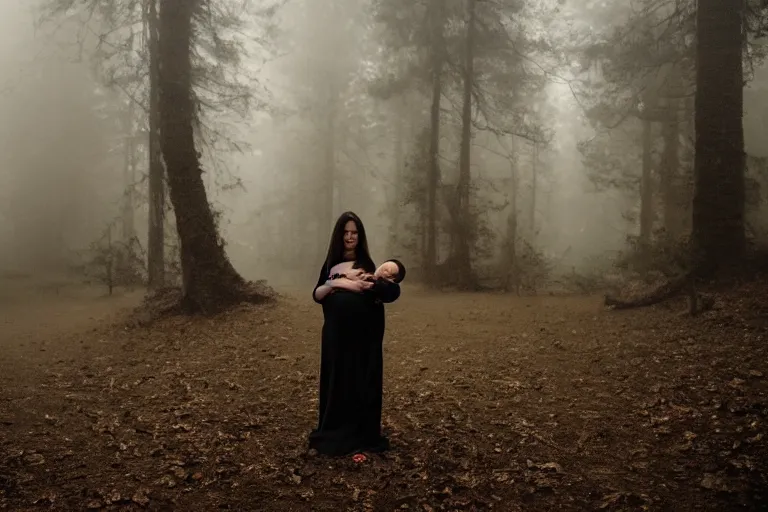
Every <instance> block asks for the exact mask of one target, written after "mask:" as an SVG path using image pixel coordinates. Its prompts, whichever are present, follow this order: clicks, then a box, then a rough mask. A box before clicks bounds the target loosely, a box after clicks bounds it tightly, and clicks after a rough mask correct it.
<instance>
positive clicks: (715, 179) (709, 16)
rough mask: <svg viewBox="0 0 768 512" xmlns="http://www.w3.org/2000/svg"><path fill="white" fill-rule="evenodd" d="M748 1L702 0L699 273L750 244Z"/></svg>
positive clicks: (696, 216) (696, 210) (696, 204)
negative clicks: (746, 185) (744, 53)
mask: <svg viewBox="0 0 768 512" xmlns="http://www.w3.org/2000/svg"><path fill="white" fill-rule="evenodd" d="M743 15H744V2H741V1H736V2H723V1H722V0H699V3H698V11H697V14H696V37H697V46H696V68H697V71H698V73H697V77H696V102H695V105H696V156H695V163H694V175H695V187H694V196H693V229H692V242H693V247H694V251H695V252H694V260H695V265H696V270H697V273H698V274H699V275H701V276H708V275H713V274H714V272H716V271H717V270H719V269H720V268H722V267H723V266H726V265H730V264H732V263H735V262H737V261H738V260H739V259H741V258H742V257H743V255H744V251H745V249H746V235H745V229H744V193H745V190H744V173H745V169H744V167H745V163H746V162H745V154H744V129H743V126H742V111H743V107H744V70H743V65H742V43H743V27H742V20H743Z"/></svg>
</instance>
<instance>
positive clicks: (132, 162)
mask: <svg viewBox="0 0 768 512" xmlns="http://www.w3.org/2000/svg"><path fill="white" fill-rule="evenodd" d="M133 122H134V102H133V101H130V102H129V103H128V111H127V112H126V115H125V132H126V135H125V147H124V148H123V151H124V152H125V160H124V162H123V214H122V221H123V222H122V231H123V232H122V238H123V242H125V243H128V242H130V240H132V239H133V238H134V237H135V236H136V226H135V223H134V213H135V212H134V204H133V196H134V194H133V187H134V182H135V181H136V131H135V130H134V126H133Z"/></svg>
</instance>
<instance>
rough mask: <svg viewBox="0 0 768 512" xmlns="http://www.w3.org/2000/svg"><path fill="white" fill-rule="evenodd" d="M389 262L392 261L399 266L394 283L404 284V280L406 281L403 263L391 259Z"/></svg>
mask: <svg viewBox="0 0 768 512" xmlns="http://www.w3.org/2000/svg"><path fill="white" fill-rule="evenodd" d="M387 261H391V262H392V263H394V264H395V265H397V276H396V277H395V279H394V281H395V282H396V283H400V282H402V281H403V279H405V265H403V263H402V262H401V261H400V260H396V259H390V260H387Z"/></svg>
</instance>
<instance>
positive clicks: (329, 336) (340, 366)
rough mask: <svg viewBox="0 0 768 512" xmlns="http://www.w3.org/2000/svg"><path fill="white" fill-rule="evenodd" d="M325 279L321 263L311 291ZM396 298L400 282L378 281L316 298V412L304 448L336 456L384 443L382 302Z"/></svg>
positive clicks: (374, 448) (386, 444)
mask: <svg viewBox="0 0 768 512" xmlns="http://www.w3.org/2000/svg"><path fill="white" fill-rule="evenodd" d="M327 278H328V269H327V268H326V267H325V266H323V268H322V269H321V271H320V277H319V278H318V280H317V286H315V290H317V288H318V287H319V286H321V285H322V284H323V283H325V281H326V279H327ZM314 296H315V294H314V291H313V292H312V297H313V298H314ZM399 296H400V286H398V285H397V284H395V283H390V282H388V281H384V280H379V281H377V282H376V283H375V285H374V286H373V288H372V289H371V290H369V291H366V292H363V293H355V292H349V291H345V290H338V289H337V290H334V292H333V293H331V294H329V295H327V296H326V297H325V298H324V299H323V300H322V301H320V304H322V306H323V317H324V323H323V332H322V348H321V357H320V404H319V409H320V410H319V418H318V424H317V428H316V429H315V430H314V431H312V433H311V434H310V435H309V447H310V449H311V448H314V449H316V450H317V451H318V452H319V453H322V454H325V455H331V456H339V455H348V454H351V453H357V452H362V451H369V452H376V451H383V450H386V449H387V448H388V447H389V441H388V440H387V438H386V437H384V436H382V435H381V405H382V384H383V357H382V342H383V340H384V303H388V302H393V301H395V300H397V298H398V297H399ZM315 302H318V301H317V300H315Z"/></svg>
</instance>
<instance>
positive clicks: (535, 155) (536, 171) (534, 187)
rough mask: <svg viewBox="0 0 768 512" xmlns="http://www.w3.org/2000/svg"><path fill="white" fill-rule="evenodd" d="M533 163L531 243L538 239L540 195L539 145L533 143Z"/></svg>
mask: <svg viewBox="0 0 768 512" xmlns="http://www.w3.org/2000/svg"><path fill="white" fill-rule="evenodd" d="M532 159H533V163H532V166H531V214H530V223H531V225H530V229H531V242H533V241H534V240H535V238H536V198H537V195H538V192H539V191H538V180H539V144H538V142H536V141H534V142H533V156H532Z"/></svg>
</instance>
